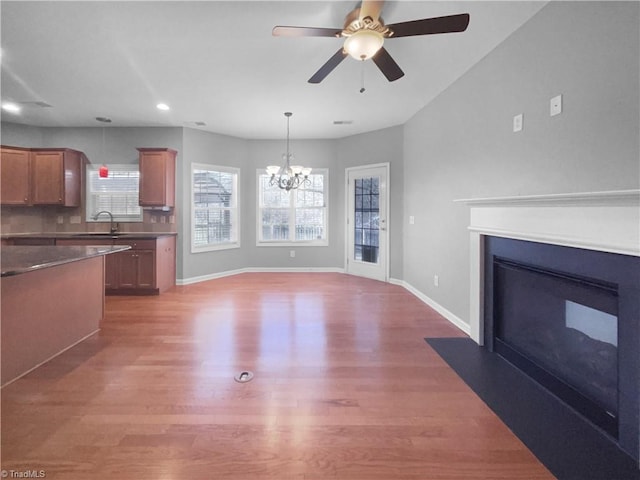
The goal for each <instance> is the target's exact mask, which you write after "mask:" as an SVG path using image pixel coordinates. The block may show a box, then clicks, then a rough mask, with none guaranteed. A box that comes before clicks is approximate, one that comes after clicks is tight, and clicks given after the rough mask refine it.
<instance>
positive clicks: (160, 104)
mask: <svg viewBox="0 0 640 480" xmlns="http://www.w3.org/2000/svg"><path fill="white" fill-rule="evenodd" d="M156 108H157V109H158V110H169V105H167V104H166V103H159V104H158V105H156Z"/></svg>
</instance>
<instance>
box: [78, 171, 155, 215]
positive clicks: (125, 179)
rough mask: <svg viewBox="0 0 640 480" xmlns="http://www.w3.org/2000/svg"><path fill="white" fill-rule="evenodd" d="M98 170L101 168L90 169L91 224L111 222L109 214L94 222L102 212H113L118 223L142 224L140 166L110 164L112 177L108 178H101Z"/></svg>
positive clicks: (88, 204)
mask: <svg viewBox="0 0 640 480" xmlns="http://www.w3.org/2000/svg"><path fill="white" fill-rule="evenodd" d="M98 169H99V166H98V165H88V166H87V208H86V214H87V222H94V221H97V222H108V221H110V219H109V216H108V215H101V216H100V217H98V219H97V220H94V219H93V216H94V215H95V214H96V213H98V212H100V211H102V210H107V211H109V212H111V213H112V214H113V218H114V220H115V221H116V222H141V221H142V208H141V207H140V205H139V204H138V201H139V198H138V188H139V187H138V186H139V183H140V172H139V170H138V166H137V165H130V164H122V165H113V164H109V176H108V177H106V178H101V177H100V175H99V172H98Z"/></svg>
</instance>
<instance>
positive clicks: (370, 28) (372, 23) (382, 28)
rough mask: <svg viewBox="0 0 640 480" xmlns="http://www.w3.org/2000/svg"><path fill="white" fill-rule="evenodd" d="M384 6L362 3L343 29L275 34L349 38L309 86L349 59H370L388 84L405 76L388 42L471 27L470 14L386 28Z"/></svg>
mask: <svg viewBox="0 0 640 480" xmlns="http://www.w3.org/2000/svg"><path fill="white" fill-rule="evenodd" d="M383 4H384V1H374V0H362V3H361V5H360V7H357V8H355V9H354V10H353V11H351V12H349V14H347V16H346V18H345V21H344V27H343V28H342V29H340V28H317V27H287V26H276V27H274V28H273V31H272V34H273V35H274V36H276V37H336V38H341V37H343V38H346V40H345V42H344V45H343V47H341V48H340V50H338V51H337V52H336V53H335V54H334V55H333V56H332V57H331V58H330V59H329V60H328V61H327V62H326V63H325V64H324V65H323V66H322V67H320V69H319V70H318V71H317V72H316V73H314V74H313V76H312V77H311V78H310V79H309V83H320V82H321V81H322V80H324V79H325V77H326V76H327V75H329V74H330V73H331V72H332V71H333V69H334V68H336V67H337V66H338V65H339V64H340V62H342V60H344V59H345V58H346V57H347V55H351V56H352V57H353V58H355V59H356V60H362V61H364V60H367V59H369V58H371V59H372V60H373V63H375V64H376V65H377V67H378V68H379V69H380V71H381V72H382V73H383V74H384V76H385V77H387V80H389V81H390V82H393V81H394V80H398V79H399V78H401V77H402V76H404V72H403V71H402V70H401V69H400V67H399V66H398V64H397V63H396V62H395V60H394V59H393V58H392V57H391V55H389V52H387V50H386V49H385V48H384V47H383V46H382V44H383V43H384V40H385V39H391V38H400V37H411V36H416V35H433V34H437V33H453V32H464V31H465V30H466V29H467V26H468V25H469V14H468V13H461V14H459V15H448V16H445V17H434V18H423V19H422V20H412V21H409V22H400V23H394V24H391V25H385V23H384V21H383V20H382V18H381V17H380V12H381V11H382V6H383Z"/></svg>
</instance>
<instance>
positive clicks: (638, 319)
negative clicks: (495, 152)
mask: <svg viewBox="0 0 640 480" xmlns="http://www.w3.org/2000/svg"><path fill="white" fill-rule="evenodd" d="M484 262H485V263H484V287H485V288H484V319H485V320H484V327H485V330H484V332H485V333H484V342H485V346H486V347H487V348H488V349H489V350H490V351H493V352H495V353H497V354H499V355H501V356H502V357H504V358H505V359H507V360H508V361H509V362H511V363H512V364H513V365H515V366H516V367H518V368H519V369H521V370H522V371H523V372H525V373H526V374H528V375H529V376H530V377H531V378H533V379H534V380H536V381H537V382H538V383H540V384H541V385H542V386H544V387H545V388H547V389H548V390H549V391H551V392H552V393H553V394H554V395H555V396H556V397H558V398H559V399H561V400H562V401H563V402H565V403H566V404H567V405H569V406H570V407H572V408H573V409H574V410H575V411H577V412H578V413H580V414H581V415H583V416H584V417H585V418H587V419H588V420H589V421H590V422H591V423H592V424H593V425H594V428H597V429H599V430H600V431H602V432H605V434H606V435H607V436H608V437H609V438H610V439H611V441H613V442H615V443H616V444H617V445H618V446H619V447H620V448H621V449H622V450H623V451H625V452H626V453H627V454H629V455H630V456H631V457H632V458H634V459H635V460H636V461H638V460H639V457H640V454H639V449H640V419H639V410H640V405H639V397H640V367H639V363H640V362H639V360H640V257H635V256H630V255H620V254H615V253H606V252H601V251H595V250H586V249H580V248H571V247H564V246H558V245H550V244H544V243H537V242H530V241H523V240H514V239H508V238H500V237H491V236H487V237H485V258H484Z"/></svg>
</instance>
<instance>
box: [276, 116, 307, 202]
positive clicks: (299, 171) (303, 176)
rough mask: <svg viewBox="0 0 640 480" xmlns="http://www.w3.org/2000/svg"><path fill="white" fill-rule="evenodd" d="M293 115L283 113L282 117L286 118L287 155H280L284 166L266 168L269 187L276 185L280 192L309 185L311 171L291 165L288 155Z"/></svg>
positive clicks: (290, 156) (290, 155)
mask: <svg viewBox="0 0 640 480" xmlns="http://www.w3.org/2000/svg"><path fill="white" fill-rule="evenodd" d="M291 115H293V113H291V112H285V113H284V116H285V117H287V153H285V154H283V155H282V160H283V161H284V165H282V166H281V167H279V166H277V165H269V166H268V167H267V174H268V175H270V176H271V179H270V180H269V185H271V186H274V185H277V186H278V188H281V189H282V190H286V191H287V192H288V191H289V190H293V189H296V188H298V187H299V186H301V185H304V184H305V183H311V182H310V180H309V174H310V173H311V169H310V168H308V167H303V166H301V165H291V160H293V159H294V158H293V154H292V153H289V119H290V118H291Z"/></svg>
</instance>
